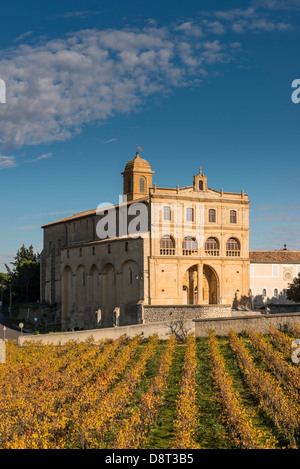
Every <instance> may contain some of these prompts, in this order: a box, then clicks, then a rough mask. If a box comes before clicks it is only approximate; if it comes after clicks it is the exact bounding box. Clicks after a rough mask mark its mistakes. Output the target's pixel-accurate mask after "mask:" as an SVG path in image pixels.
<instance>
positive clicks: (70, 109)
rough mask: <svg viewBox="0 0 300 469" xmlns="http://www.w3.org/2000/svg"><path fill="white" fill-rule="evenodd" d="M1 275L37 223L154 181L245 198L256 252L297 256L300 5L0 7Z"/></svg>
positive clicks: (62, 1) (257, 0)
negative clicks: (133, 182) (140, 177)
mask: <svg viewBox="0 0 300 469" xmlns="http://www.w3.org/2000/svg"><path fill="white" fill-rule="evenodd" d="M1 20H2V21H1V30H0V78H1V79H2V80H4V81H5V83H6V104H0V181H1V194H2V201H1V208H0V212H1V230H0V270H3V263H4V262H9V261H10V260H11V259H12V256H14V254H15V253H16V251H17V250H18V249H19V247H20V246H21V245H22V244H23V243H24V244H25V245H26V246H29V245H30V244H33V246H34V248H35V250H36V251H39V252H40V251H41V249H42V230H41V228H40V227H41V226H42V225H43V224H46V223H48V222H51V221H54V220H57V219H60V218H63V217H65V216H69V215H72V214H74V213H77V212H80V211H83V210H89V209H93V208H96V207H97V205H98V204H100V203H103V202H109V203H117V202H118V196H119V194H120V193H121V192H122V176H121V174H120V173H121V172H122V171H123V169H124V166H125V164H126V162H127V161H128V160H129V159H131V158H132V157H134V155H135V151H136V147H137V146H141V147H142V148H143V152H142V156H143V157H144V158H146V159H147V160H148V161H149V162H150V164H151V166H152V169H153V170H154V171H155V174H154V182H156V184H157V185H158V186H170V187H175V186H176V185H177V184H178V185H180V186H185V185H190V184H192V181H193V175H194V174H196V173H197V172H198V168H199V166H202V167H203V172H204V173H205V174H206V176H207V177H208V185H209V187H211V188H213V189H217V190H219V189H220V188H223V190H224V191H237V192H239V191H241V190H242V189H243V190H244V191H245V192H247V193H248V194H249V198H250V200H251V209H250V248H251V249H280V248H282V247H283V244H284V243H286V244H287V246H288V248H289V249H295V250H299V249H300V236H299V235H300V229H299V220H300V210H299V209H300V201H299V195H298V194H299V185H300V173H299V167H300V164H299V156H300V152H299V150H300V140H299V130H300V103H299V104H295V103H293V102H292V100H291V94H292V91H293V89H292V88H291V84H292V81H293V80H295V79H297V78H300V69H299V42H300V0H286V1H283V0H249V1H226V2H224V0H223V1H217V0H209V1H201V0H198V1H190V0H187V1H185V2H182V0H180V1H178V0H175V1H174V0H172V1H169V0H168V1H164V2H162V1H157V0H152V1H151V2H149V1H143V0H140V1H135V0H128V1H127V2H124V1H122V0H99V1H96V0H85V1H78V0H72V1H66V0H59V1H58V0H54V1H52V2H49V1H47V2H46V1H36V0H28V1H27V2H21V1H18V2H16V1H11V2H5V4H3V5H1Z"/></svg>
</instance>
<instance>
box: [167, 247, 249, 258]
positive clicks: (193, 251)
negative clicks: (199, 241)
mask: <svg viewBox="0 0 300 469" xmlns="http://www.w3.org/2000/svg"><path fill="white" fill-rule="evenodd" d="M204 252H205V255H206V256H211V257H218V256H220V250H219V249H213V250H207V251H204ZM175 254H176V252H175V249H174V248H161V249H160V255H161V256H175ZM199 254H200V253H199V250H198V249H182V255H183V256H198V255H199ZM226 256H227V257H241V251H236V250H234V251H226Z"/></svg>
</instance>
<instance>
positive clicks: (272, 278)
mask: <svg viewBox="0 0 300 469" xmlns="http://www.w3.org/2000/svg"><path fill="white" fill-rule="evenodd" d="M249 254H250V292H251V296H252V307H254V308H255V307H260V306H262V305H263V304H265V303H292V302H291V301H288V300H287V297H286V291H287V289H288V288H289V284H290V283H292V282H293V280H294V278H295V277H297V276H298V274H299V273H300V251H290V250H288V249H287V248H286V245H285V246H284V249H282V250H278V251H250V253H249Z"/></svg>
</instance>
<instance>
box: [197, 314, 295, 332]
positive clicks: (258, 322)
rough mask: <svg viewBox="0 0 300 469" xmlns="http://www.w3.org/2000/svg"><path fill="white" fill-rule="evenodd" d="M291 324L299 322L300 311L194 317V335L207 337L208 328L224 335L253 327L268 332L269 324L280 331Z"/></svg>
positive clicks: (286, 328)
mask: <svg viewBox="0 0 300 469" xmlns="http://www.w3.org/2000/svg"><path fill="white" fill-rule="evenodd" d="M292 324H300V313H284V314H266V315H265V314H261V315H253V316H250V315H243V316H235V317H230V318H212V319H195V335H196V337H207V336H208V332H209V330H210V329H213V330H214V331H215V333H216V334H217V335H221V336H226V335H227V334H228V333H229V331H230V330H234V331H235V332H236V333H241V332H245V331H249V330H250V329H254V330H256V331H258V332H261V333H262V334H268V333H269V330H270V329H269V328H270V326H271V325H272V326H274V327H275V328H276V329H279V330H281V331H285V330H288V329H289V328H290V327H291V325H292Z"/></svg>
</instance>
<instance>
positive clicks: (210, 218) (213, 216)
mask: <svg viewBox="0 0 300 469" xmlns="http://www.w3.org/2000/svg"><path fill="white" fill-rule="evenodd" d="M208 221H209V222H210V223H215V222H216V211H215V209H213V208H210V209H209V211H208Z"/></svg>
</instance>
